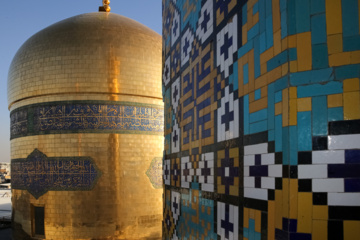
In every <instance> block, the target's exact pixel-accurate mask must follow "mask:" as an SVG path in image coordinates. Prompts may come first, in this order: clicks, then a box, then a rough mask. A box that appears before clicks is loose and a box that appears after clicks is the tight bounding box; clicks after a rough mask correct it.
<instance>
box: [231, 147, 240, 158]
mask: <svg viewBox="0 0 360 240" xmlns="http://www.w3.org/2000/svg"><path fill="white" fill-rule="evenodd" d="M229 155H230V157H231V158H236V157H239V149H238V148H231V149H230V150H229Z"/></svg>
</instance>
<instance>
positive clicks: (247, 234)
mask: <svg viewBox="0 0 360 240" xmlns="http://www.w3.org/2000/svg"><path fill="white" fill-rule="evenodd" d="M244 238H249V229H248V228H245V227H244Z"/></svg>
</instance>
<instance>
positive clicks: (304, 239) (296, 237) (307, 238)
mask: <svg viewBox="0 0 360 240" xmlns="http://www.w3.org/2000/svg"><path fill="white" fill-rule="evenodd" d="M290 240H311V234H309V233H290Z"/></svg>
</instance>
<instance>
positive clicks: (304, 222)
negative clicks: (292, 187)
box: [297, 192, 312, 233]
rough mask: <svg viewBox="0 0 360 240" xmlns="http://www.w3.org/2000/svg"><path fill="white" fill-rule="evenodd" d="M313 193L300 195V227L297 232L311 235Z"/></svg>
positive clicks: (298, 226)
mask: <svg viewBox="0 0 360 240" xmlns="http://www.w3.org/2000/svg"><path fill="white" fill-rule="evenodd" d="M311 225H312V193H303V192H302V193H299V194H298V225H297V231H298V232H301V233H311V228H312V226H311Z"/></svg>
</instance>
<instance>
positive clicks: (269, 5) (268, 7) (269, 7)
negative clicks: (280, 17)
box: [265, 0, 272, 17]
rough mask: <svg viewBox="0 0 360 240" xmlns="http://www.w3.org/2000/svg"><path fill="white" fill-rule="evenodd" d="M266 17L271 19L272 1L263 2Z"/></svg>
mask: <svg viewBox="0 0 360 240" xmlns="http://www.w3.org/2000/svg"><path fill="white" fill-rule="evenodd" d="M265 6H266V7H265V9H266V17H272V0H265Z"/></svg>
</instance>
